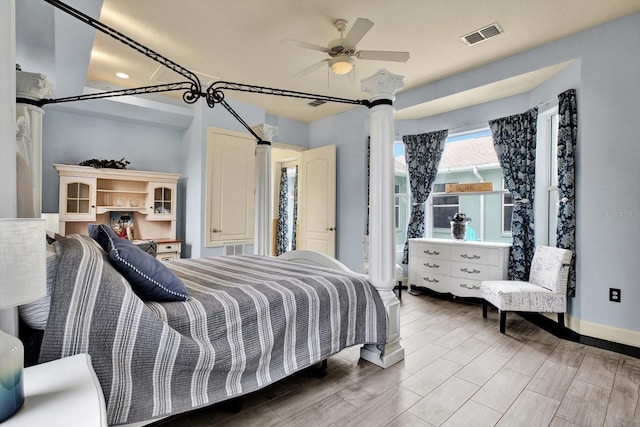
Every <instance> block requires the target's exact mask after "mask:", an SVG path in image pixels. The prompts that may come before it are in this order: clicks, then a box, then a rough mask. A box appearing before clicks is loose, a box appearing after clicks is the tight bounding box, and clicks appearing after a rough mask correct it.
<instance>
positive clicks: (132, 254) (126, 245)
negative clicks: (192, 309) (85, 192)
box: [89, 224, 189, 302]
mask: <svg viewBox="0 0 640 427" xmlns="http://www.w3.org/2000/svg"><path fill="white" fill-rule="evenodd" d="M89 235H90V236H91V237H92V238H93V239H94V240H95V241H96V242H98V244H100V246H102V249H104V250H105V251H106V252H107V253H108V254H109V261H110V262H111V264H112V265H113V266H114V267H115V268H116V270H118V271H119V272H120V274H122V275H123V276H124V278H125V279H127V281H128V282H129V283H130V284H131V287H132V288H133V290H134V291H135V292H136V293H137V294H138V295H139V296H140V297H141V298H143V299H145V300H148V301H158V302H164V301H185V300H186V299H187V298H189V294H188V293H187V288H186V287H185V286H184V283H182V281H181V280H180V279H178V278H177V277H176V275H175V274H173V272H172V271H171V270H169V269H168V268H167V267H166V266H165V265H164V264H162V262H161V261H159V260H158V259H156V258H155V257H153V256H152V255H149V254H148V253H146V252H145V251H143V250H142V249H140V248H139V247H137V246H136V245H134V244H133V243H131V242H130V241H129V240H127V239H122V238H120V237H118V236H117V235H116V233H115V232H114V231H113V230H112V229H111V227H107V226H106V225H104V224H98V225H95V224H89Z"/></svg>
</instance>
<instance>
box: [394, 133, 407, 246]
mask: <svg viewBox="0 0 640 427" xmlns="http://www.w3.org/2000/svg"><path fill="white" fill-rule="evenodd" d="M393 151H394V154H393V155H394V158H395V159H394V161H395V168H394V169H395V170H394V179H393V180H394V181H393V188H394V193H395V195H394V215H395V216H394V224H395V239H396V249H397V250H399V251H402V250H403V248H404V242H405V240H406V238H407V225H408V224H409V214H410V212H409V208H408V206H409V204H408V199H409V197H408V188H409V184H408V178H407V164H406V161H405V157H404V144H403V143H402V141H396V142H395V143H394V145H393Z"/></svg>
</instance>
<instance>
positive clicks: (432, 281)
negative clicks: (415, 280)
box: [423, 277, 440, 283]
mask: <svg viewBox="0 0 640 427" xmlns="http://www.w3.org/2000/svg"><path fill="white" fill-rule="evenodd" d="M423 279H424V281H425V282H429V283H439V282H440V280H438V279H432V278H431V277H423Z"/></svg>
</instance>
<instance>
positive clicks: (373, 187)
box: [360, 70, 404, 368]
mask: <svg viewBox="0 0 640 427" xmlns="http://www.w3.org/2000/svg"><path fill="white" fill-rule="evenodd" d="M403 79H404V77H403V76H398V75H396V74H392V73H390V72H389V71H387V70H380V71H378V72H377V73H376V74H375V75H373V76H371V77H369V78H367V79H364V80H362V81H361V83H362V91H363V92H366V93H368V94H369V95H370V98H369V101H370V102H371V106H370V107H369V113H370V138H371V139H370V144H371V154H370V168H371V169H370V181H369V188H370V190H369V191H370V200H369V280H370V281H371V283H372V284H373V286H375V288H376V289H377V290H378V292H379V293H380V296H381V297H382V300H383V301H384V304H385V308H386V310H387V316H388V327H389V331H388V332H389V333H388V341H387V344H386V345H385V346H384V347H381V346H375V345H365V346H363V347H362V349H361V350H360V357H362V358H363V359H365V360H368V361H370V362H372V363H375V364H376V365H379V366H382V367H383V368H387V367H389V366H391V365H393V364H395V363H397V362H399V361H400V360H402V359H404V349H403V348H402V347H401V346H400V302H399V301H398V299H397V298H396V296H395V294H394V293H393V287H394V284H395V265H396V249H395V234H394V230H395V227H394V221H393V215H394V189H393V184H394V182H393V180H394V158H393V112H394V111H395V109H394V107H393V101H394V100H395V96H394V94H395V92H396V91H397V90H399V89H401V88H402V86H403Z"/></svg>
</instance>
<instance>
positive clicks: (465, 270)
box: [460, 267, 480, 274]
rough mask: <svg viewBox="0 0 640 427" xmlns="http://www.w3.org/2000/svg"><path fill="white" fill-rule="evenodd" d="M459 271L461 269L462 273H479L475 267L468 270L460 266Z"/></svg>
mask: <svg viewBox="0 0 640 427" xmlns="http://www.w3.org/2000/svg"><path fill="white" fill-rule="evenodd" d="M460 271H462V272H463V273H471V274H478V273H480V270H476V269H475V268H474V269H473V270H469V269H468V268H467V267H465V268H461V269H460Z"/></svg>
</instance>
